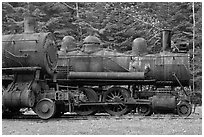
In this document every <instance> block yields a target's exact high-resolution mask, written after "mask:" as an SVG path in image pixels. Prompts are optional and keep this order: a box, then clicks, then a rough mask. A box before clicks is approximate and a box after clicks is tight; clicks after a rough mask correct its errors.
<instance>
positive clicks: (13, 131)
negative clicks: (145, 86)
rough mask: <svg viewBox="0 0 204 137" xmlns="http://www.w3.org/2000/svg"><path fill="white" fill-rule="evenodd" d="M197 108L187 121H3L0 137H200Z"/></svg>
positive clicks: (130, 118)
mask: <svg viewBox="0 0 204 137" xmlns="http://www.w3.org/2000/svg"><path fill="white" fill-rule="evenodd" d="M201 110H202V109H201V108H197V109H196V113H195V114H192V115H191V116H190V117H188V118H181V117H178V116H175V115H171V114H166V115H163V114H156V115H152V116H150V117H143V116H138V115H137V114H134V115H132V114H128V115H125V116H122V117H113V116H108V115H101V114H98V115H99V116H94V117H93V116H89V117H80V116H73V115H69V114H68V115H65V116H63V117H62V118H56V119H50V120H41V119H38V118H36V117H35V118H26V119H3V120H2V134H3V135H202V112H201Z"/></svg>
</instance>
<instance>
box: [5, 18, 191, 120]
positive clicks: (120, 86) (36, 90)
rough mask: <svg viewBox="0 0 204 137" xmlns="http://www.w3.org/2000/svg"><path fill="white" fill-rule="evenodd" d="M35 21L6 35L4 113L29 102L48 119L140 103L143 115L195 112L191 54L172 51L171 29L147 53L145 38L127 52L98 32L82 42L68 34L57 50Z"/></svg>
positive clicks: (126, 108)
mask: <svg viewBox="0 0 204 137" xmlns="http://www.w3.org/2000/svg"><path fill="white" fill-rule="evenodd" d="M26 22H27V23H26ZM28 22H29V23H28ZM32 22H33V21H32V18H31V20H30V18H28V20H26V21H25V26H26V27H25V32H24V33H23V34H15V35H4V36H3V38H2V39H3V41H2V53H3V57H2V58H3V61H2V65H3V68H2V72H3V78H2V83H3V87H4V88H3V95H2V104H3V113H4V114H6V113H8V112H10V113H13V112H15V111H18V110H19V109H20V108H24V107H29V108H32V109H33V110H34V111H35V113H36V114H37V115H38V116H39V117H40V118H42V119H49V118H51V117H57V116H61V115H63V114H64V113H65V112H76V113H77V114H79V115H91V114H94V113H96V112H100V111H106V112H107V113H109V114H111V115H123V114H127V113H128V112H130V111H131V110H132V109H136V108H137V110H138V112H139V113H141V114H143V115H151V114H152V113H153V112H155V113H156V112H157V111H166V110H168V111H172V112H174V113H177V114H179V115H181V116H188V115H190V114H191V106H190V103H189V100H188V92H187V90H186V89H185V88H184V87H187V86H189V80H190V73H189V62H188V58H189V56H188V54H186V53H171V52H169V51H168V50H169V49H170V42H169V40H170V31H168V30H164V31H162V44H163V51H162V52H161V53H159V54H147V50H146V46H147V45H146V42H145V40H144V39H143V38H137V39H135V40H134V41H133V48H132V53H131V54H123V53H119V52H117V51H114V50H110V49H103V48H102V46H101V42H100V40H99V39H98V38H96V37H94V36H88V37H87V38H85V39H84V42H83V46H82V48H79V47H78V46H77V44H76V42H75V40H74V38H73V37H71V36H66V37H65V38H64V39H63V41H62V46H61V50H60V51H58V52H57V47H56V45H55V41H54V37H53V36H52V34H51V33H33V28H32V25H31V26H30V24H32ZM8 77H12V79H11V80H8ZM167 86H168V87H167ZM175 87H180V88H181V89H180V90H175ZM99 109H100V110H99Z"/></svg>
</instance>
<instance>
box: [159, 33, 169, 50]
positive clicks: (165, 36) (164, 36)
mask: <svg viewBox="0 0 204 137" xmlns="http://www.w3.org/2000/svg"><path fill="white" fill-rule="evenodd" d="M161 45H162V51H163V52H164V51H171V30H170V29H163V30H162V31H161Z"/></svg>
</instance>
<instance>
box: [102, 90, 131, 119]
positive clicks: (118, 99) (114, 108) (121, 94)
mask: <svg viewBox="0 0 204 137" xmlns="http://www.w3.org/2000/svg"><path fill="white" fill-rule="evenodd" d="M127 97H130V94H129V91H128V90H127V89H125V88H121V87H112V88H110V89H108V91H107V92H105V94H104V96H103V102H110V103H123V102H124V101H125V99H126V98H127ZM104 109H105V111H106V112H107V113H109V114H110V115H113V116H121V115H124V114H126V113H127V112H129V107H128V106H127V105H125V104H118V105H107V106H104Z"/></svg>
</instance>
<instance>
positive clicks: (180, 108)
mask: <svg viewBox="0 0 204 137" xmlns="http://www.w3.org/2000/svg"><path fill="white" fill-rule="evenodd" d="M191 112H192V107H191V105H190V104H189V103H188V102H186V101H185V102H184V101H183V102H181V103H179V104H178V105H177V113H178V115H179V116H182V117H188V116H189V115H190V114H191Z"/></svg>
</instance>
